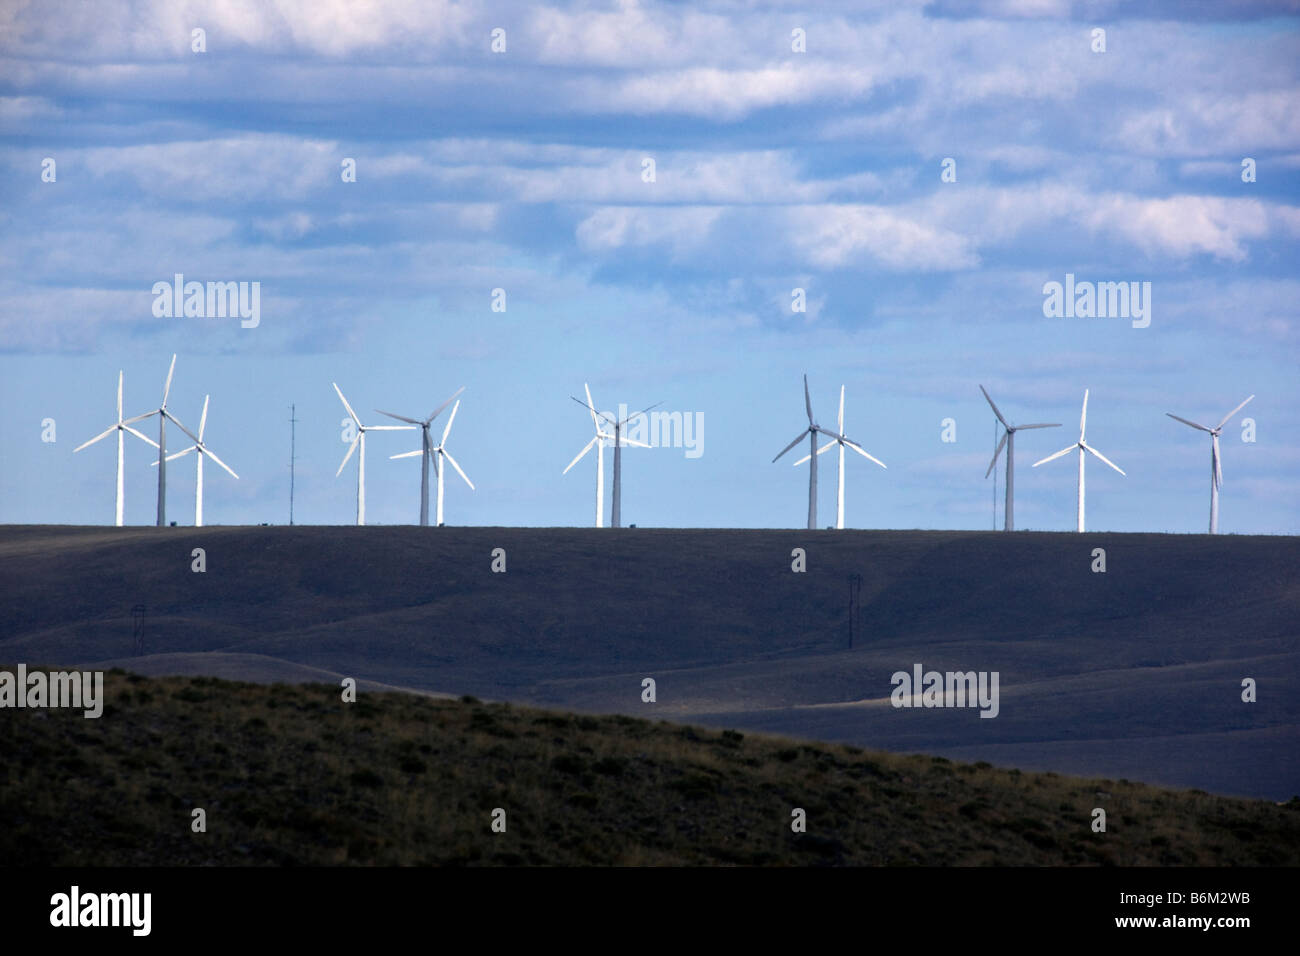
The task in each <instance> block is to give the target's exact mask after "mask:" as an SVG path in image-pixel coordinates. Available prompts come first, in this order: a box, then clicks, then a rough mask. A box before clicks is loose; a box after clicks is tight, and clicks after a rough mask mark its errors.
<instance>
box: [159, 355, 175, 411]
mask: <svg viewBox="0 0 1300 956" xmlns="http://www.w3.org/2000/svg"><path fill="white" fill-rule="evenodd" d="M175 371H176V356H175V355H174V354H173V355H172V366H171V368H169V369H168V370H167V384H166V385H164V386H163V400H162V403H163V408H166V407H167V396H168V395H170V394H171V390H172V374H173V373H174V372H175Z"/></svg>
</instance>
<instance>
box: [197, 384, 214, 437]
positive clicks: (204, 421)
mask: <svg viewBox="0 0 1300 956" xmlns="http://www.w3.org/2000/svg"><path fill="white" fill-rule="evenodd" d="M211 397H212V396H211V395H204V396H203V414H202V415H200V416H199V441H202V440H203V426H205V425H206V424H207V423H208V399H209V398H211Z"/></svg>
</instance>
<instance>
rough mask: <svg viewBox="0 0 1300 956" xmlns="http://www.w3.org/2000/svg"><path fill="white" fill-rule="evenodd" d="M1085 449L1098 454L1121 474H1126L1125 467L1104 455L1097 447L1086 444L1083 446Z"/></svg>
mask: <svg viewBox="0 0 1300 956" xmlns="http://www.w3.org/2000/svg"><path fill="white" fill-rule="evenodd" d="M1083 449H1084V451H1087V452H1090V453H1092V454H1094V455H1096V456H1097V457H1098V458H1100V459H1101V460H1102V461H1104V462H1105V463H1106V464H1108V465H1110V467H1112V468H1114V469H1115V470H1116V471H1118V472H1119V473H1120V474H1121V475H1124V469H1123V468H1121V467H1120V466H1119V465H1117V464H1115V463H1114V462H1113V461H1111V460H1110V459H1109V458H1107V457H1106V456H1105V455H1103V454H1102V453H1101V452H1099V451H1097V449H1095V448H1093V447H1092V446H1091V445H1084V446H1083ZM1124 477H1125V478H1127V477H1128V475H1124Z"/></svg>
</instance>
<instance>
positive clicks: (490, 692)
mask: <svg viewBox="0 0 1300 956" xmlns="http://www.w3.org/2000/svg"><path fill="white" fill-rule="evenodd" d="M796 546H798V547H804V548H806V549H807V553H808V571H807V573H805V574H793V573H791V571H790V550H791V548H793V547H796ZM194 547H204V548H206V550H207V571H206V573H204V574H194V573H191V571H190V562H191V557H190V552H191V549H192V548H194ZM495 547H503V548H505V549H506V550H507V551H508V554H509V571H508V573H506V574H504V575H502V574H493V573H491V570H490V554H491V551H492V549H493V548H495ZM1094 547H1104V548H1106V550H1107V559H1108V561H1107V563H1108V571H1107V573H1106V574H1094V573H1092V571H1091V564H1092V556H1091V552H1092V549H1093V548H1094ZM1297 567H1300V539H1298V538H1295V537H1246V536H1234V535H1222V536H1208V535H1156V534H1106V533H1098V534H1091V533H1090V534H1087V535H1077V534H1065V533H1061V534H1057V533H1039V532H1025V533H1018V534H1015V535H1005V534H1000V533H992V532H945V531H889V532H874V531H844V532H827V531H815V532H809V531H727V530H709V531H701V530H670V529H644V528H643V529H636V530H631V529H625V530H622V531H616V530H612V529H602V530H600V531H597V530H594V529H590V528H581V529H578V528H551V529H547V528H418V527H374V528H356V527H293V528H288V527H276V528H241V527H215V528H201V529H193V528H164V529H155V528H123V529H116V528H72V527H21V526H11V527H0V659H3V660H11V661H20V660H21V661H25V662H26V663H28V664H29V665H33V666H36V665H71V664H82V665H85V664H89V663H91V662H107V663H103V664H100V665H99V666H104V667H107V666H113V665H114V664H118V663H121V664H122V666H127V667H130V668H132V669H137V668H138V669H139V670H140V671H141V672H143V673H154V674H158V673H167V672H171V673H183V674H207V675H210V676H218V677H224V678H228V679H238V680H297V679H301V678H300V677H295V676H292V675H293V674H299V675H302V674H305V675H306V678H305V679H307V680H318V679H319V680H329V678H328V677H324V676H320V675H321V672H326V673H332V674H347V675H351V676H354V677H357V678H358V679H360V680H369V681H374V682H380V683H385V684H388V685H392V686H402V687H414V688H421V689H425V690H433V691H446V692H451V693H452V694H453V695H460V694H464V693H470V694H475V695H477V696H479V697H483V698H488V699H499V700H511V701H515V702H517V703H520V704H528V705H531V706H538V707H546V708H553V709H559V710H565V711H581V712H589V713H626V714H630V715H636V716H639V715H641V714H642V713H643V711H644V707H643V705H642V704H641V702H640V686H641V678H643V677H645V676H654V677H656V678H657V679H658V681H659V703H658V704H657V705H656V712H657V716H664V717H670V718H671V719H673V720H678V721H682V722H694V723H699V724H703V725H707V726H714V727H719V728H721V727H737V728H740V729H743V730H748V731H750V732H763V733H775V734H784V735H789V736H799V737H806V738H811V739H817V740H829V741H837V742H843V743H851V744H856V745H859V746H868V747H873V748H878V749H886V750H894V751H904V752H907V751H910V752H923V753H931V754H934V753H942V754H945V755H947V756H949V757H950V758H952V759H969V760H989V761H992V762H994V763H998V764H1001V765H1012V766H1020V767H1021V768H1022V769H1030V768H1036V769H1053V770H1057V771H1060V772H1066V773H1079V774H1084V775H1088V776H1108V777H1129V778H1135V779H1143V780H1147V781H1149V782H1159V783H1164V784H1165V785H1169V786H1182V787H1200V788H1203V789H1207V790H1212V791H1216V792H1220V793H1225V794H1239V795H1252V796H1259V797H1269V798H1272V799H1275V800H1283V799H1287V798H1289V797H1290V796H1291V795H1292V794H1295V793H1300V761H1297V759H1296V749H1295V746H1294V739H1295V734H1296V732H1297V728H1300V654H1297V647H1298V646H1300V640H1297V638H1298V637H1300V627H1298V626H1297V623H1296V622H1297V621H1298V620H1300V576H1298V575H1296V573H1295V568H1297ZM850 573H860V574H861V575H862V577H863V581H864V583H863V589H862V609H863V610H862V621H861V623H862V625H863V630H862V631H860V632H859V634H860V636H859V639H858V640H857V642H856V643H855V646H854V648H853V649H852V650H851V651H850V650H847V649H846V638H847V609H846V600H845V597H846V578H847V575H848V574H850ZM136 603H141V604H144V605H146V606H147V608H148V614H147V618H146V623H145V639H146V645H147V650H148V653H149V655H150V656H147V657H144V658H140V659H132V658H130V655H131V647H132V630H131V614H130V609H131V607H132V605H134V604H136ZM127 661H129V663H125V662H127ZM916 661H921V662H923V663H924V664H925V665H926V666H927V667H936V668H938V669H940V670H948V669H956V670H969V669H974V670H997V671H999V672H1000V674H1001V680H1002V685H1001V687H1002V694H1003V706H1002V711H1001V714H1000V716H999V718H998V719H997V720H979V719H973V720H972V719H971V718H972V717H974V716H975V715H974V714H973V713H971V712H969V711H953V710H931V711H919V710H912V711H894V710H892V709H890V708H888V707H883V708H880V707H856V706H852V705H849V706H845V702H851V701H860V700H864V699H869V698H870V699H877V700H879V699H881V698H883V697H885V696H887V695H888V693H889V691H890V690H891V685H890V683H889V675H890V674H891V673H892V672H893V671H894V670H897V669H904V670H910V668H911V666H912V663H913V662H916ZM312 668H315V669H316V671H315V672H314V673H315V675H316V676H312V673H313V672H311V671H310V669H312ZM1244 676H1251V677H1254V678H1256V679H1258V680H1259V681H1260V693H1259V701H1258V703H1255V704H1243V703H1242V702H1241V701H1240V682H1241V679H1242V677H1244ZM372 686H373V685H372ZM827 704H835V705H836V706H834V707H826V706H823V705H827Z"/></svg>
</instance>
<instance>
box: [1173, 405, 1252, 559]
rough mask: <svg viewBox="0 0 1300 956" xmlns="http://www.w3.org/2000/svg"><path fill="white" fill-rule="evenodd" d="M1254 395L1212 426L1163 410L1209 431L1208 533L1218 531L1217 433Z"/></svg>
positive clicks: (1219, 479)
mask: <svg viewBox="0 0 1300 956" xmlns="http://www.w3.org/2000/svg"><path fill="white" fill-rule="evenodd" d="M1254 397H1255V396H1254V395H1252V396H1250V398H1248V399H1246V401H1244V402H1242V403H1241V404H1240V405H1238V406H1237V407H1236V408H1234V409H1233V410H1232V411H1230V412H1228V414H1226V415H1224V416H1223V421H1221V422H1219V424H1217V425H1215V426H1214V427H1213V428H1206V427H1205V426H1204V425H1198V424H1196V422H1192V421H1188V420H1187V419H1186V418H1179V417H1178V416H1177V415H1175V414H1174V413H1173V412H1165V414H1166V415H1168V416H1169V417H1170V418H1172V419H1175V420H1176V421H1180V422H1182V423H1183V424H1184V425H1191V426H1192V427H1193V428H1199V429H1200V430H1201V431H1203V432H1209V433H1210V534H1217V533H1218V531H1219V485H1220V484H1222V483H1223V465H1222V464H1221V462H1220V460H1219V433H1220V432H1222V431H1223V426H1224V425H1226V424H1228V420H1229V419H1231V418H1232V416H1233V415H1235V414H1237V412H1239V411H1241V410H1242V409H1243V408H1245V407H1246V406H1247V405H1248V404H1249V403H1250V400H1251V399H1253V398H1254Z"/></svg>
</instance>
